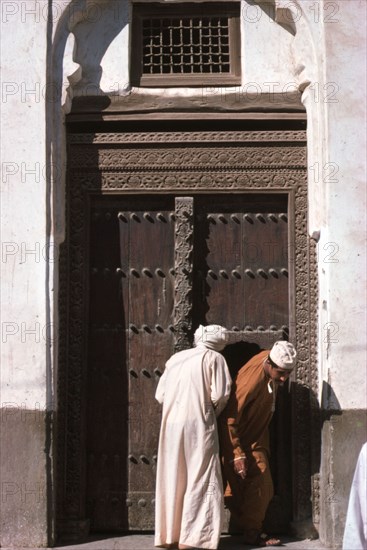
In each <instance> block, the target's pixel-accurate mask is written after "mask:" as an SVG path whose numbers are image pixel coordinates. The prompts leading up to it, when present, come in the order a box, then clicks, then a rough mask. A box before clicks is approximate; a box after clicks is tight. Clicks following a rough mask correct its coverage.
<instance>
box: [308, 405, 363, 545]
mask: <svg viewBox="0 0 367 550" xmlns="http://www.w3.org/2000/svg"><path fill="white" fill-rule="evenodd" d="M325 416H327V419H326V420H324V424H323V429H322V445H321V449H322V456H321V472H320V474H321V475H320V531H319V535H320V540H321V542H322V543H323V544H324V545H325V546H329V547H335V548H337V547H340V545H341V543H342V540H343V534H344V526H345V518H346V513H347V508H348V499H349V492H350V488H351V484H352V479H353V474H354V470H355V466H356V462H357V458H358V454H359V452H360V450H361V447H362V445H363V443H364V442H365V441H366V440H367V428H366V426H367V424H366V420H367V416H366V411H365V410H348V411H335V413H334V412H330V411H324V417H325Z"/></svg>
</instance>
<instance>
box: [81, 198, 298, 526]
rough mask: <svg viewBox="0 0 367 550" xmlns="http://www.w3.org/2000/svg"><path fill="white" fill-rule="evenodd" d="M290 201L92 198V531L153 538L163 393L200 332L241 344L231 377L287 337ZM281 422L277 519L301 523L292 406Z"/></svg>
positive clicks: (88, 467) (88, 509) (88, 485)
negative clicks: (204, 327)
mask: <svg viewBox="0 0 367 550" xmlns="http://www.w3.org/2000/svg"><path fill="white" fill-rule="evenodd" d="M288 200H289V199H288V194H287V193H279V192H278V193H269V192H267V193H247V194H241V193H236V194H228V193H226V194H220V193H218V194H192V195H189V194H188V193H185V194H184V195H179V194H172V195H170V194H161V195H159V194H155V195H112V196H111V195H105V196H103V195H98V194H95V195H92V196H91V198H90V202H89V206H88V211H89V218H88V219H89V221H88V227H89V235H88V242H89V245H88V246H89V253H88V261H87V262H86V269H85V276H86V279H87V284H86V288H88V292H89V300H88V304H89V305H88V307H87V309H86V311H85V319H86V327H87V329H86V330H87V335H86V339H85V341H86V351H85V353H86V358H87V359H86V373H85V389H84V391H85V394H84V399H83V402H84V403H85V416H84V418H85V420H84V424H83V425H84V429H85V455H83V460H84V462H85V471H84V475H85V516H86V517H87V518H88V519H89V520H90V527H91V529H92V530H95V531H108V530H109V531H119V530H150V529H153V528H154V490H155V471H156V462H157V447H158V436H159V426H160V407H159V405H158V404H157V402H156V401H155V399H154V394H155V389H156V386H157V383H158V380H159V377H160V376H161V374H162V372H163V370H164V365H165V362H166V360H167V359H168V358H169V356H170V355H171V354H172V353H174V352H175V351H177V350H179V349H182V348H185V347H189V346H190V345H191V343H192V334H193V332H194V330H195V329H196V328H197V326H198V325H199V323H202V324H209V323H218V324H221V325H224V326H226V327H227V328H229V329H231V330H233V331H236V332H239V331H240V332H242V333H243V334H242V336H243V340H244V341H245V342H246V344H245V343H244V344H243V347H241V344H236V345H234V346H233V348H232V351H231V352H230V353H229V354H228V355H227V357H228V361H229V363H230V367H231V368H232V369H233V370H235V369H236V368H237V367H238V366H239V365H240V364H241V363H243V362H244V360H245V358H246V353H247V351H248V350H250V352H252V351H253V353H255V351H256V350H257V349H258V348H267V347H270V346H271V345H272V342H273V341H275V340H276V339H279V338H281V337H287V335H288V330H289V329H288V327H289V324H290V303H291V294H292V285H293V274H292V263H291V262H290V261H289V260H290V258H289V251H290V245H291V236H292V227H290V225H291V224H290V223H289V214H290V213H289V205H288ZM246 346H247V348H246ZM246 350H247V351H246ZM277 414H278V415H280V418H279V419H278V420H277V417H276V418H275V419H274V422H275V425H274V427H273V433H274V434H275V435H274V441H276V443H274V445H273V446H274V458H273V469H274V472H273V474H274V480H275V489H276V499H278V506H275V508H274V510H275V511H273V515H275V516H276V517H277V518H278V519H279V518H280V521H281V522H282V521H283V523H286V522H287V520H289V518H290V515H291V511H292V503H291V480H290V476H289V475H283V474H287V472H285V471H284V469H287V467H288V465H289V462H288V458H287V457H289V456H290V453H289V445H290V442H289V431H290V428H289V424H287V422H288V421H289V418H290V414H289V403H288V401H287V396H286V395H285V396H283V398H282V397H281V402H280V404H279V407H278V413H277ZM287 419H288V420H287ZM277 424H278V425H277ZM277 432H279V433H280V435H279V434H278V435H277ZM282 468H283V470H282ZM285 480H286V481H285ZM276 499H275V500H276Z"/></svg>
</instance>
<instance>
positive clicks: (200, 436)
mask: <svg viewBox="0 0 367 550" xmlns="http://www.w3.org/2000/svg"><path fill="white" fill-rule="evenodd" d="M227 337H228V332H227V330H226V329H225V328H223V327H221V326H219V325H208V326H207V327H203V326H201V325H200V327H199V328H198V329H197V331H196V332H195V347H194V348H192V349H188V350H184V351H180V352H178V353H176V354H174V355H173V356H172V357H171V358H170V359H169V360H168V361H167V363H166V369H165V371H164V373H163V375H162V377H161V379H160V381H159V384H158V387H157V391H156V396H155V397H156V399H157V400H158V401H159V403H163V411H162V423H161V430H160V436H159V449H158V464H157V483H156V500H155V502H156V511H155V540H154V543H155V546H161V547H165V548H169V547H171V548H175V547H176V548H177V546H178V548H208V549H213V550H215V549H216V548H217V547H218V544H219V538H220V534H221V529H222V522H223V487H222V478H221V468H220V461H219V445H218V434H217V422H216V417H217V416H218V415H219V414H220V412H221V411H222V410H223V408H224V406H225V404H226V403H227V400H228V397H229V394H230V391H231V382H232V380H231V377H230V374H229V370H228V367H227V363H226V361H225V359H224V357H223V356H222V355H221V354H220V353H218V352H219V351H221V350H222V349H224V347H225V346H226V344H227V341H228V338H227Z"/></svg>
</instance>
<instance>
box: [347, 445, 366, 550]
mask: <svg viewBox="0 0 367 550" xmlns="http://www.w3.org/2000/svg"><path fill="white" fill-rule="evenodd" d="M343 550H367V443H365V444H364V445H363V447H362V449H361V451H360V453H359V457H358V460H357V465H356V469H355V472H354V477H353V483H352V487H351V490H350V496H349V502H348V512H347V519H346V522H345V529H344V538H343Z"/></svg>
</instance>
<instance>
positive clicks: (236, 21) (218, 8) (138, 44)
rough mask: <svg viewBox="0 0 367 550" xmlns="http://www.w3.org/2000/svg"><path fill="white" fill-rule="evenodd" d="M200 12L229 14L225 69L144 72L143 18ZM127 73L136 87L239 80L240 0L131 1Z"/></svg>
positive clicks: (213, 83)
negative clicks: (187, 71)
mask: <svg viewBox="0 0 367 550" xmlns="http://www.w3.org/2000/svg"><path fill="white" fill-rule="evenodd" d="M198 14H203V15H204V16H205V17H208V16H210V17H218V16H220V17H223V16H226V17H228V28H229V60H230V70H229V72H228V73H183V74H180V73H174V74H169V73H164V74H154V75H149V74H145V73H143V44H142V42H143V40H142V38H143V26H142V21H143V19H144V18H150V17H157V16H161V17H162V18H164V17H167V18H168V17H172V16H177V17H181V16H185V17H188V18H189V17H193V16H195V15H198ZM130 67H131V69H130V77H131V83H132V85H133V86H139V87H146V88H148V87H155V88H160V87H181V86H186V87H203V86H214V85H215V86H229V85H238V84H240V83H241V35H240V2H238V1H237V2H203V3H195V2H184V3H179V4H175V3H170V4H168V5H167V4H160V3H157V2H154V3H150V2H139V1H137V2H134V3H133V17H132V36H131V66H130Z"/></svg>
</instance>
